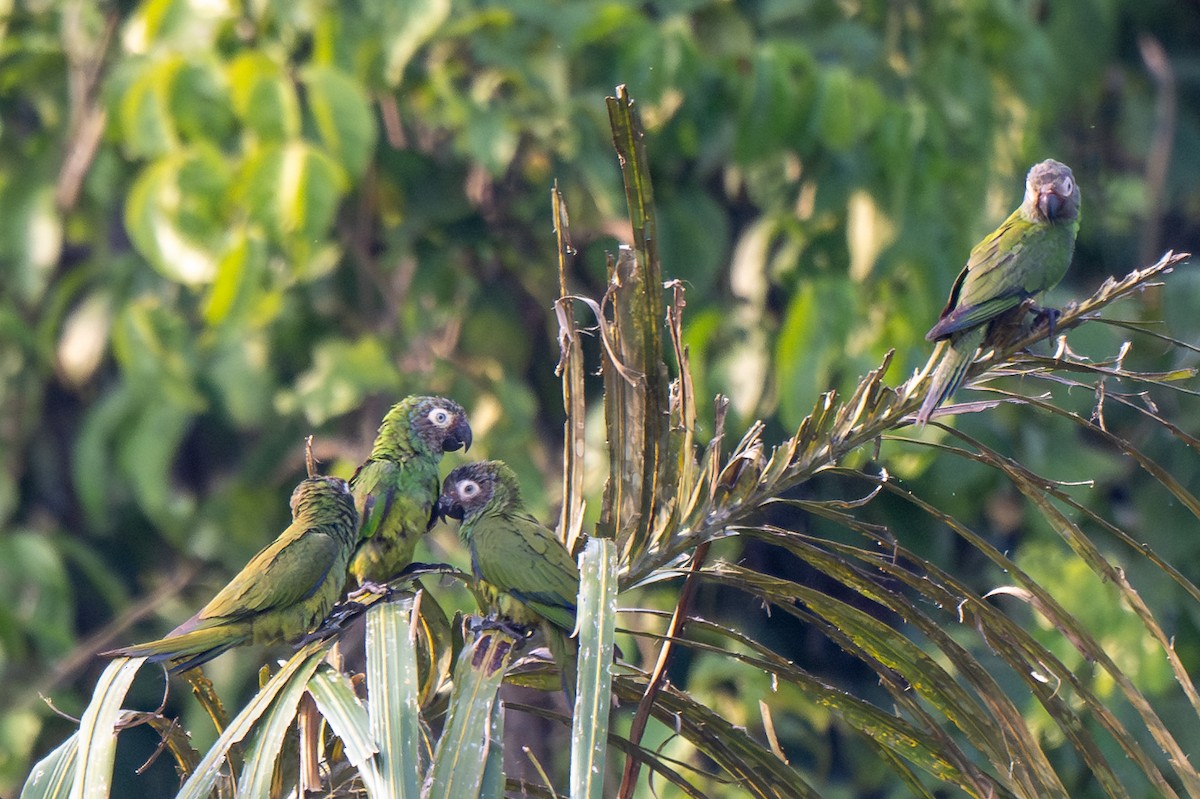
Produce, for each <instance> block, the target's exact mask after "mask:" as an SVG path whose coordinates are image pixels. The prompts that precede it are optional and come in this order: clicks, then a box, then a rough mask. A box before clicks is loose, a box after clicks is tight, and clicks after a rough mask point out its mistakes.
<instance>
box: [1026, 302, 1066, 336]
mask: <svg viewBox="0 0 1200 799" xmlns="http://www.w3.org/2000/svg"><path fill="white" fill-rule="evenodd" d="M1030 310H1031V311H1033V326H1034V327H1035V328H1036V327H1037V326H1038V325H1040V324H1042V323H1043V322H1045V324H1046V326H1047V327H1048V328H1049V332H1050V338H1054V333H1055V329H1056V327H1057V325H1058V318H1059V317H1060V316H1062V311H1060V310H1059V309H1057V308H1039V307H1038V306H1036V305H1031V306H1030Z"/></svg>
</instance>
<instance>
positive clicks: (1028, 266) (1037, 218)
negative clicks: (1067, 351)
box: [917, 160, 1079, 425]
mask: <svg viewBox="0 0 1200 799" xmlns="http://www.w3.org/2000/svg"><path fill="white" fill-rule="evenodd" d="M1078 231H1079V186H1078V185H1077V184H1076V183H1075V176H1074V175H1073V174H1072V173H1071V169H1070V167H1068V166H1066V165H1065V164H1061V163H1059V162H1058V161H1053V160H1046V161H1042V162H1041V163H1040V164H1035V165H1034V166H1033V168H1031V169H1030V170H1029V174H1028V176H1027V177H1026V179H1025V199H1024V200H1023V201H1022V203H1021V205H1020V206H1019V207H1018V208H1017V209H1016V210H1015V211H1013V212H1012V213H1011V214H1010V215H1009V217H1008V219H1005V220H1004V222H1002V223H1001V224H1000V227H998V228H996V229H995V230H994V231H992V232H991V233H989V234H988V235H987V236H986V237H984V239H983V240H982V241H981V242H979V243H978V244H976V245H975V247H974V248H973V249H972V250H971V255H970V257H969V258H968V259H967V265H966V266H965V267H963V270H962V272H961V273H959V276H958V279H957V280H955V281H954V287H953V288H952V289H951V290H950V299H949V300H948V301H947V302H946V307H945V309H944V310H943V311H942V314H941V317H940V318H939V319H938V322H937V324H935V325H934V326H933V327H932V328H931V329H930V331H929V332H928V333H926V334H925V338H926V339H927V340H929V341H939V342H944V344H939V346H938V349H939V350H942V349H944V352H943V353H942V354H941V360H940V361H939V362H938V365H937V368H936V369H935V370H934V373H933V379H932V381H931V383H930V386H929V393H928V394H927V395H926V397H925V401H924V402H923V403H922V404H921V409H920V410H919V411H918V412H917V424H919V425H924V424H925V423H926V422H927V421H929V417H930V416H931V415H932V414H933V412H934V411H935V410H936V409H937V408H938V406H939V405H941V404H942V403H943V402H945V401H946V400H948V399H950V397H951V396H952V395H953V394H954V392H955V391H956V390H958V388H959V386H961V385H962V382H963V380H964V379H966V376H967V369H968V367H970V365H971V363H972V362H973V361H974V360H975V354H976V352H977V351H978V350H979V347H980V346H981V345H982V344H983V343H984V339H985V336H986V333H987V329H988V327H989V325H990V323H991V322H992V321H993V320H995V319H996V318H997V317H999V316H1001V315H1002V314H1005V313H1007V312H1008V311H1011V310H1013V309H1015V308H1017V307H1018V306H1020V305H1022V304H1023V303H1025V302H1026V301H1028V300H1032V299H1033V298H1034V297H1036V296H1037V295H1038V294H1040V293H1042V292H1044V291H1048V290H1049V289H1051V288H1053V287H1054V286H1056V285H1058V282H1059V281H1060V280H1062V277H1063V275H1064V274H1065V273H1066V271H1067V267H1068V266H1069V265H1070V263H1071V256H1072V254H1073V253H1074V251H1075V235H1076V233H1077V232H1078ZM1041 313H1042V314H1044V315H1045V316H1046V317H1048V319H1049V322H1050V325H1051V330H1053V325H1054V320H1055V318H1056V317H1057V315H1058V312H1057V311H1054V310H1051V309H1046V310H1044V311H1041ZM937 357H938V351H937V350H935V351H934V358H937Z"/></svg>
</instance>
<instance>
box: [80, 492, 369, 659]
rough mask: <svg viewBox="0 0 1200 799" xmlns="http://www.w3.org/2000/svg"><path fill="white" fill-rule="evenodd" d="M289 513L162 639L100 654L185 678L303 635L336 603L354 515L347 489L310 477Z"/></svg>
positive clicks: (351, 545) (295, 495) (351, 540)
mask: <svg viewBox="0 0 1200 799" xmlns="http://www.w3.org/2000/svg"><path fill="white" fill-rule="evenodd" d="M310 473H311V469H310ZM291 507H292V523H291V524H290V525H289V526H288V528H287V529H286V530H284V531H283V533H282V534H281V535H280V536H279V537H278V538H276V539H275V541H274V543H272V544H271V545H269V546H268V547H266V548H265V549H263V550H261V551H260V552H259V553H258V554H257V555H255V556H254V557H253V558H251V559H250V562H249V563H247V564H246V566H245V568H243V569H242V570H241V571H240V572H238V575H237V576H236V577H234V578H233V579H232V580H230V581H229V584H228V585H226V586H225V587H224V588H222V589H221V591H220V593H218V594H217V595H216V596H215V597H213V599H212V601H211V602H209V603H208V604H207V605H205V606H204V608H203V609H202V610H201V611H200V612H199V613H197V614H196V615H195V616H193V617H192V618H190V619H188V620H187V621H185V622H184V623H183V624H181V625H179V626H178V627H176V628H175V629H174V630H172V631H171V632H170V633H168V634H167V636H166V637H165V638H162V639H159V640H157V641H150V642H149V643H145V644H137V645H136V646H127V647H125V648H123V649H114V650H112V651H110V652H104V653H103V654H104V655H105V656H108V657H117V656H124V657H148V658H150V659H151V660H153V661H162V660H169V661H172V667H171V671H186V670H187V669H190V668H193V667H195V666H199V665H200V664H202V663H206V662H207V661H209V660H212V659H213V658H215V657H216V656H217V655H219V654H221V653H222V652H224V651H225V650H227V649H232V648H233V647H235V646H241V645H243V644H251V643H253V644H266V643H276V642H279V641H286V640H291V639H295V638H299V637H301V636H302V635H304V634H305V633H307V632H309V631H310V630H311V629H312V628H313V627H315V626H316V625H317V624H318V623H319V622H320V621H321V620H322V619H324V618H325V615H326V614H327V613H329V611H330V609H331V608H332V607H333V604H334V602H336V601H337V599H338V597H339V596H340V595H341V591H342V586H343V585H345V582H346V564H347V563H348V562H349V561H350V553H351V552H352V551H353V549H354V542H355V531H356V529H357V515H356V513H355V511H354V500H353V498H352V497H351V496H350V489H349V487H348V486H347V485H346V481H345V480H342V479H340V478H337V477H322V476H319V475H318V476H313V477H309V478H308V479H307V480H305V481H304V482H302V483H300V485H298V486H296V490H295V491H294V492H292V499H291Z"/></svg>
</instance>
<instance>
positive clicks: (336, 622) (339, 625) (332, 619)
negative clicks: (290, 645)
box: [296, 592, 373, 649]
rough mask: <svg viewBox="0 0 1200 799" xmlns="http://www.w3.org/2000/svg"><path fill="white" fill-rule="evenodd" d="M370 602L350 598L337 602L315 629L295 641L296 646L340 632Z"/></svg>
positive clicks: (322, 639)
mask: <svg viewBox="0 0 1200 799" xmlns="http://www.w3.org/2000/svg"><path fill="white" fill-rule="evenodd" d="M356 593H357V592H356ZM370 604H373V603H368V604H364V603H362V602H358V601H356V600H352V599H345V600H343V601H341V602H339V603H337V604H336V605H334V606H333V610H331V611H329V615H328V616H326V617H325V619H324V621H322V622H321V624H320V625H319V626H318V627H317V629H315V630H313V631H312V632H310V633H308V634H307V635H305V636H304V637H303V638H300V639H299V640H297V641H296V648H297V649H299V648H300V647H302V646H304V645H305V644H311V643H312V642H313V641H324V640H325V639H326V638H330V637H332V636H333V635H335V634H337V633H340V632H341V631H342V630H344V629H345V628H346V625H347V623H348V622H350V621H352V620H354V619H356V618H358V617H359V616H361V615H362V614H363V613H365V612H366V610H367V608H368V607H370Z"/></svg>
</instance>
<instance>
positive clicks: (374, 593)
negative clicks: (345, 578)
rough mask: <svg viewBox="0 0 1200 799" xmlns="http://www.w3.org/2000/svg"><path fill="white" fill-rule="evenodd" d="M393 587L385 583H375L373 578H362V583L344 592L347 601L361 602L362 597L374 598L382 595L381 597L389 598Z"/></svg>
mask: <svg viewBox="0 0 1200 799" xmlns="http://www.w3.org/2000/svg"><path fill="white" fill-rule="evenodd" d="M394 591H395V589H393V588H392V587H391V586H390V585H388V584H387V583H377V582H375V581H373V580H364V581H363V584H362V585H360V586H359V587H358V588H356V589H355V590H353V591H351V592H350V593H348V594H346V600H347V601H348V602H361V600H364V599H372V600H373V599H375V598H377V597H382V598H383V599H385V600H386V599H391V596H392V594H393V592H394Z"/></svg>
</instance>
